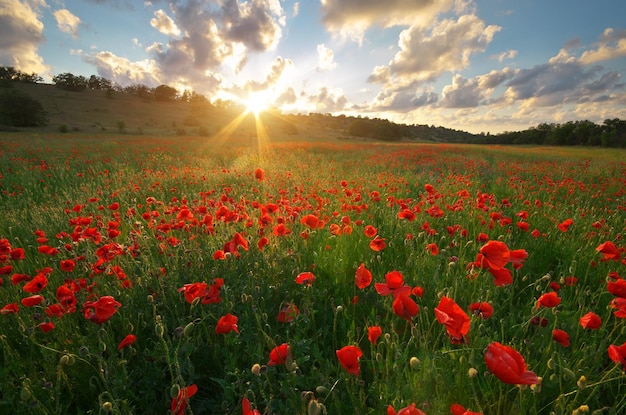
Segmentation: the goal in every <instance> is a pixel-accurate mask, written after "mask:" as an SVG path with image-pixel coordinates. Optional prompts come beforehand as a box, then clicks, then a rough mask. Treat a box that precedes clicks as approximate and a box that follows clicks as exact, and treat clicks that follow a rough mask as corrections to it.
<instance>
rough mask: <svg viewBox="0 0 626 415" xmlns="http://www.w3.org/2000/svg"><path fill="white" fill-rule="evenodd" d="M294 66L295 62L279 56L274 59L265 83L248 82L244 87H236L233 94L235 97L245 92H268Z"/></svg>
mask: <svg viewBox="0 0 626 415" xmlns="http://www.w3.org/2000/svg"><path fill="white" fill-rule="evenodd" d="M292 65H293V62H292V61H291V60H290V59H283V58H282V57H280V56H278V57H277V58H276V59H274V62H273V63H272V66H271V68H270V71H269V73H268V74H267V76H266V77H265V80H264V81H263V82H258V81H248V82H246V83H245V85H244V86H242V87H234V88H233V89H232V90H231V92H233V93H234V94H235V95H241V94H242V93H243V92H246V93H249V92H259V91H265V90H268V89H270V88H272V87H274V86H275V85H276V84H278V82H279V80H280V77H281V76H282V74H283V71H284V70H285V69H286V68H287V67H289V66H292Z"/></svg>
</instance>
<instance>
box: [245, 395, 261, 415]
mask: <svg viewBox="0 0 626 415" xmlns="http://www.w3.org/2000/svg"><path fill="white" fill-rule="evenodd" d="M241 414H242V415H261V412H259V410H258V409H252V408H251V407H250V401H249V400H248V398H243V399H242V400H241Z"/></svg>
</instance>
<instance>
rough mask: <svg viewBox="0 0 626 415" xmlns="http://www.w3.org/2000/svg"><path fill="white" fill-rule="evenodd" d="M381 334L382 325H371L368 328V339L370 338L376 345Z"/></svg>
mask: <svg viewBox="0 0 626 415" xmlns="http://www.w3.org/2000/svg"><path fill="white" fill-rule="evenodd" d="M381 334H383V329H381V328H380V326H370V327H368V328H367V340H369V341H370V343H372V345H373V346H376V342H377V341H378V338H379V337H380V336H381Z"/></svg>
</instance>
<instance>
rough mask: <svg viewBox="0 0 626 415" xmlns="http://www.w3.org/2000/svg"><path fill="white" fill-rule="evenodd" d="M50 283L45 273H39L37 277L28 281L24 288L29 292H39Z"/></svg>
mask: <svg viewBox="0 0 626 415" xmlns="http://www.w3.org/2000/svg"><path fill="white" fill-rule="evenodd" d="M47 285H48V277H46V275H45V274H43V273H39V274H37V275H35V277H34V278H33V279H32V280H30V281H28V282H27V283H26V284H25V285H24V287H22V289H23V290H24V291H26V292H27V293H31V294H37V293H38V292H39V291H41V290H43V289H44V288H46V286H47Z"/></svg>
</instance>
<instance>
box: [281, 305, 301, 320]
mask: <svg viewBox="0 0 626 415" xmlns="http://www.w3.org/2000/svg"><path fill="white" fill-rule="evenodd" d="M298 314H300V310H298V307H296V305H295V304H293V303H287V304H285V305H284V306H283V307H282V308H281V309H280V311H279V312H278V315H277V316H276V320H277V321H279V322H281V323H289V322H291V321H293V319H294V318H296V317H298Z"/></svg>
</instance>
